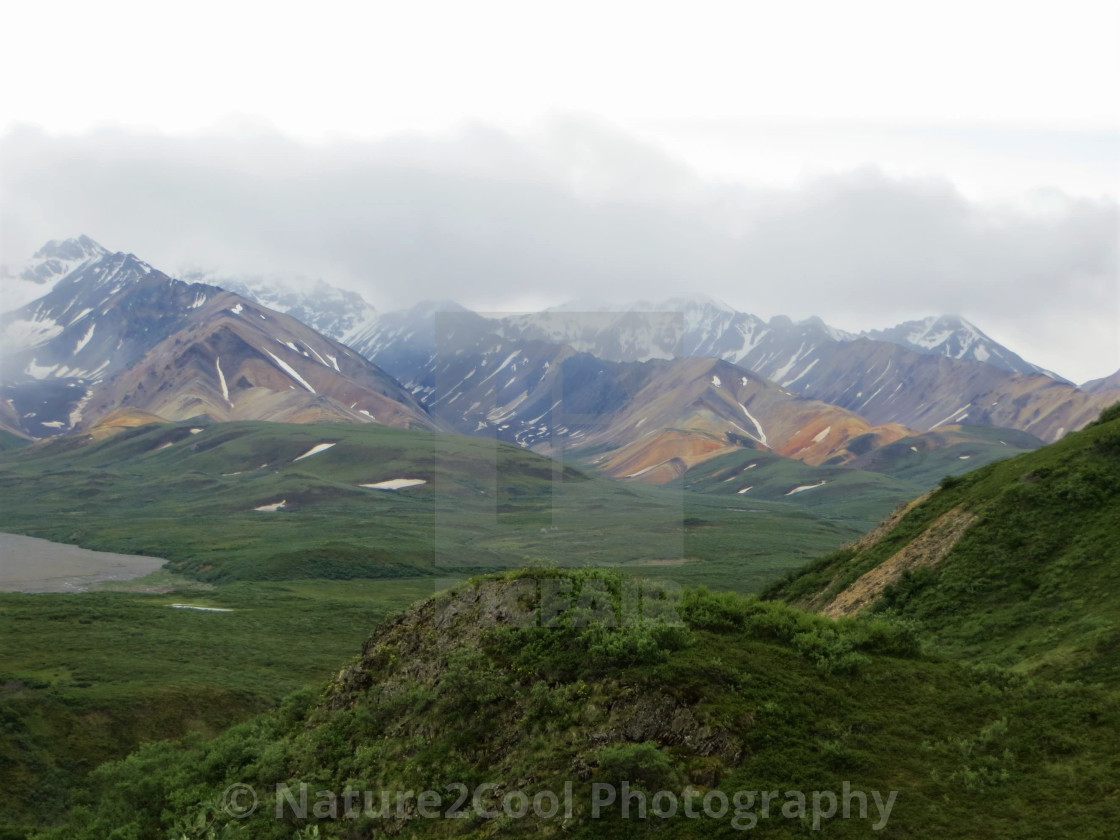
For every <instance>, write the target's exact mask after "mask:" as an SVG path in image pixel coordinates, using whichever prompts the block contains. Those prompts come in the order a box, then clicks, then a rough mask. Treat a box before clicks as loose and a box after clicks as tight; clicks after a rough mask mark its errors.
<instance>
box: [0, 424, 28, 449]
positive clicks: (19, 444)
mask: <svg viewBox="0 0 1120 840" xmlns="http://www.w3.org/2000/svg"><path fill="white" fill-rule="evenodd" d="M30 443H31V441H29V440H27V439H26V438H21V437H19V435H13V434H12V433H11V432H9V431H7V430H6V429H0V452H7V451H8V450H10V449H22V448H23V447H25V446H28V445H29V444H30Z"/></svg>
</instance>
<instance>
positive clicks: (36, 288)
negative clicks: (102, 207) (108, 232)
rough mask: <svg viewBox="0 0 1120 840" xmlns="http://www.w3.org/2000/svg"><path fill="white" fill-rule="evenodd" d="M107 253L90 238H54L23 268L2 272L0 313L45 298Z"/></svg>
mask: <svg viewBox="0 0 1120 840" xmlns="http://www.w3.org/2000/svg"><path fill="white" fill-rule="evenodd" d="M106 253H107V252H106V251H105V249H104V248H102V247H101V246H100V245H98V244H97V243H96V242H94V241H93V240H92V239H90V238H89V237H88V236H84V235H83V236H79V237H77V238H76V239H60V240H54V239H52V240H51V241H50V242H48V243H47V244H46V245H44V246H43V247H42V248H40V249H39V250H38V251H36V252H35V254H34V256H32V258H31V259H30V260H29V261H28V262H27V263H25V264H24V265H22V266H18V267H15V268H12V267H9V266H4V268H3V269H2V270H0V287H2V290H3V294H2V296H0V311H2V312H8V311H11V310H13V309H19V308H20V307H21V306H23V305H25V304H27V303H29V302H30V301H33V300H35V299H36V298H39V297H42V296H43V295H45V294H47V293H48V292H49V291H50V290H51V289H53V288H54V285H55V283H57V282H58V281H59V280H61V279H62V278H63V277H65V276H67V275H68V274H71V273H73V271H74V270H75V269H77V268H79V267H80V266H82V265H83V264H84V263H87V262H89V261H91V260H95V259H99V258H100V257H103V256H104V255H105V254H106Z"/></svg>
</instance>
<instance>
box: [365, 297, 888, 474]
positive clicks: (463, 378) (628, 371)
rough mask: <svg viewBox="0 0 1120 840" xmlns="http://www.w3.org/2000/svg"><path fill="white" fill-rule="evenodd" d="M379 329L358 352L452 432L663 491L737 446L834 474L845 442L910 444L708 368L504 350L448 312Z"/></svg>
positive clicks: (479, 324)
mask: <svg viewBox="0 0 1120 840" xmlns="http://www.w3.org/2000/svg"><path fill="white" fill-rule="evenodd" d="M378 323H379V329H377V330H375V331H372V332H371V333H370V334H369V335H368V336H367V343H366V344H365V345H363V346H364V347H365V348H366V350H367V352H371V353H373V354H374V355H373V357H374V358H375V359H376V360H377V363H378V364H379V365H380V366H382V367H384V368H385V369H387V370H389V371H390V372H396V373H397V374H398V378H400V379H401V380H402V381H403V382H404V383H405V386H406V387H408V388H409V389H410V390H411V391H412V392H413V393H414V394H415V395H416V396H417V397H418V398H420V399H421V400H422V401H423V403H424V404H425V405H426V406H427V407H428V409H429V410H430V411H431V412H432V413H433V414H434V415H436V416H437V417H439V418H440V419H441V420H443V421H444V422H445V423H447V424H448V425H450V426H451V427H453V428H455V429H457V430H458V431H460V432H463V433H466V434H480V435H488V436H493V437H495V438H496V439H498V440H503V441H507V442H509V443H516V444H518V445H520V446H523V447H532V448H533V449H535V450H536V451H539V452H543V453H548V454H553V453H556V452H558V451H560V450H568V451H572V452H576V453H580V452H587V451H589V450H592V449H593V450H594V451H595V453H596V454H597V456H598V458H597V463H598V464H599V465H600V467H601V468H602V469H604V470H605V471H606V472H608V473H610V474H612V475H617V476H620V477H632V478H637V477H639V476H641V477H642V480H646V481H665V480H669V479H671V478H674V477H676V476H677V475H679V474H680V473H681V472H683V471H684V470H686V469H688V468H689V467H691V466H693V465H695V464H697V463H700V462H702V461H704V460H707V459H708V458H712V457H716V456H717V455H720V454H724V453H727V452H730V451H732V450H734V449H737V448H743V447H748V448H759V449H766V450H771V451H774V452H778V453H779V454H782V455H787V456H790V457H795V458H798V459H801V460H804V461H806V462H808V463H814V464H816V463H822V462H824V461H825V460H832V461H833V462H835V463H843V462H844V461H846V460H848V459H849V458H851V457H855V455H854V454H852V453H850V452H848V450H847V444H848V443H849V442H850V441H852V440H854V439H856V438H860V437H862V438H864V439H865V443H866V445H867V446H868V447H870V446H872V445H881V444H883V443H887V442H890V441H892V440H895V439H897V438H899V437H902V436H903V435H906V434H909V433H910V430H909V429H905V428H904V427H901V426H899V427H895V428H887V427H884V428H875V427H873V426H872V424H870V423H868V422H867V421H865V420H864V419H863V418H862V417H859V416H858V415H856V414H855V413H853V412H850V411H845V410H843V409H839V408H837V407H836V406H832V405H827V404H825V403H822V402H820V401H817V400H810V399H805V398H803V397H800V396H798V395H796V394H793V393H791V392H789V391H787V390H785V389H783V388H781V387H779V386H777V385H775V384H773V383H771V382H768V381H767V380H765V379H763V378H762V377H759V376H757V375H756V374H753V373H751V372H749V371H747V370H744V369H742V368H739V367H736V366H734V365H732V364H730V363H728V362H724V361H722V360H718V359H712V358H703V357H694V356H692V357H690V356H681V357H679V358H666V359H652V360H647V361H627V362H618V361H609V360H606V359H602V358H599V357H597V356H594V355H591V354H590V353H585V352H580V351H578V350H576V349H574V348H573V347H572V346H570V345H569V344H566V343H562V342H557V341H546V340H544V339H541V338H525V337H522V336H517V337H515V338H512V339H511V338H510V337H509V336H508V335H507V334H506V328H507V327H508V325H507V324H504V323H502V322H500V321H488V320H487V319H485V318H482V317H481V316H479V315H478V314H476V313H474V312H471V311H469V310H465V309H463V308H462V307H455V306H453V305H447V304H424V305H420V306H417V307H414V308H413V309H411V310H409V311H407V312H402V313H389V314H387V315H385V316H382V318H381V319H379V322H378ZM566 323H568V324H570V323H571V322H566ZM567 335H569V336H571V335H572V333H567Z"/></svg>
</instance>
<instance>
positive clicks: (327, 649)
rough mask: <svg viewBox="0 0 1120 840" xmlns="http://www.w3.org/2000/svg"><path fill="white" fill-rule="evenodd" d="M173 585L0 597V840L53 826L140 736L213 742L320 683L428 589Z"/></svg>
mask: <svg viewBox="0 0 1120 840" xmlns="http://www.w3.org/2000/svg"><path fill="white" fill-rule="evenodd" d="M156 584H163V585H162V586H159V585H156ZM168 584H174V581H173V580H171V579H170V578H168V576H166V575H162V576H161V578H160V579H157V580H155V581H147V582H144V583H138V584H136V585H135V589H134V591H121V592H89V593H83V594H81V595H19V594H10V593H4V594H0V791H3V792H4V795H5V797H6V799H5V801H4V803H3V807H0V838H4V840H7V838H9V837H22V836H24V832H22V831H19V832H17V831H16V830H15V827H14V826H15V825H16V824H22V825H24V826H31V825H35V824H39V823H40V822H41V821H43V820H47V819H50V818H53V817H54V816H55V814H56V813H57V810H58V808H59V807H68V806H69V804H70V802H71V794H72V788H73V786H74V785H75V784H76V783H77V782H78V781H79V780H80V779H82V778H83V777H84V775H85V774H86V773H87V772H89V771H90V770H91V769H93V768H94V767H96V766H97V765H98V764H100V763H102V762H104V761H108V760H109V759H113V758H120V757H123V756H124V755H126V754H127V753H128V752H129V751H131V750H132V749H135V748H136V747H137V745H139V744H140V743H142V742H144V741H149V740H157V739H162V738H177V737H181V736H183V735H185V734H187V733H196V734H198V735H201V736H206V737H212V736H214V735H216V734H217V733H219V732H221V731H223V730H225V729H226V728H228V727H229V726H231V725H232V724H235V723H238V722H241V721H243V720H245V719H246V718H247V717H250V716H252V715H254V714H257V713H259V712H261V711H264V710H265V709H271V708H274V707H275V706H276V705H277V704H278V703H279V702H280V700H281V698H283V697H284V696H285V695H287V694H289V693H290V692H292V691H294V690H296V689H298V688H300V687H302V686H304V685H308V684H316V683H319V682H322V681H323V680H326V679H327V678H328V677H329V676H330V675H331V674H333V673H334V671H335V670H336V668H337V663H338V662H340V661H342V660H344V659H345V658H346V657H348V656H350V655H351V654H352V652H353V650H354V649H355V647H356V646H358V645H360V644H361V641H362V639H364V638H365V637H366V635H367V634H368V633H369V628H370V626H372V625H374V624H376V623H377V622H378V621H380V620H381V619H382V618H383V617H384V616H385V615H386V613H388V612H389V611H391V610H394V609H400V608H402V607H404V606H405V605H407V604H408V603H410V602H412V601H414V600H415V599H417V598H421V597H424V596H425V595H428V594H430V593H431V592H432V590H433V587H432V582H431V581H430V580H401V581H346V582H330V581H327V582H310V581H307V582H299V583H285V584H278V583H261V582H256V583H253V584H244V583H241V584H232V585H230V586H225V587H221V588H220V589H213V588H209V587H198V586H194V587H188V588H181V587H180V588H169V586H168ZM148 589H157V590H163V589H168V591H157V592H149V591H145V590H148ZM175 603H188V604H192V605H199V606H207V607H217V608H222V609H229V610H232V612H228V613H217V612H200V611H193V610H183V609H173V608H172V607H171V605H172V604H175Z"/></svg>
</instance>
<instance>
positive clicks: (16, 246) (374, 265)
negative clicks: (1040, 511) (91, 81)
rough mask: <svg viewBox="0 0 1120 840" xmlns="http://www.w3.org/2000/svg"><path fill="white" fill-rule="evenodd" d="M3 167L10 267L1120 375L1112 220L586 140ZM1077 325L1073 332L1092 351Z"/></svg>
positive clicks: (290, 143)
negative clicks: (628, 320) (740, 315)
mask: <svg viewBox="0 0 1120 840" xmlns="http://www.w3.org/2000/svg"><path fill="white" fill-rule="evenodd" d="M0 152H2V153H3V155H4V156H5V159H7V160H10V161H11V163H12V165H11V166H10V167H8V169H7V170H6V171H5V173H4V176H3V177H4V190H5V193H6V195H7V197H8V200H7V201H6V202H5V206H4V207H3V208H0V214H3V215H2V216H0V218H2V220H3V223H4V224H3V229H4V231H5V240H4V243H3V249H4V254H5V256H4V261H7V262H13V261H17V260H20V259H22V258H23V257H24V256H25V255H26V254H27V253H30V252H32V251H33V250H34V249H35V248H37V247H38V246H39V244H40V243H41V242H42V241H44V240H45V239H48V238H51V237H53V236H57V235H58V232H59V231H60V230H87V231H88V232H89V233H91V234H93V235H94V236H95V238H99V239H101V240H103V241H110V242H117V243H127V244H128V247H129V248H132V249H135V250H136V251H137V253H141V252H142V253H143V254H144V255H145V258H146V259H148V260H150V261H152V262H153V264H155V265H159V266H160V267H161V268H162V269H163V270H164V271H168V272H170V273H171V274H173V275H175V276H181V274H182V273H183V270H184V267H187V266H200V265H201V266H210V267H214V268H218V269H221V271H222V273H223V274H224V275H226V276H231V275H232V276H239V277H242V278H244V277H247V276H252V275H262V274H263V275H287V276H292V275H305V276H308V277H325V278H327V279H328V280H329V281H330V282H331V283H332V284H334V285H338V286H341V287H343V288H346V289H348V290H354V291H358V292H360V293H361V294H363V295H364V296H365V298H366V299H367V300H369V301H371V302H372V303H374V304H375V305H376V306H378V308H380V309H383V310H397V309H402V308H405V307H408V306H411V305H414V304H416V303H418V302H421V301H423V300H445V299H455V300H458V301H459V302H460V303H463V304H464V305H467V306H469V307H471V308H474V309H479V310H490V311H502V310H507V311H508V310H513V311H519V310H537V309H540V308H544V307H547V306H551V305H558V304H561V303H563V302H565V301H567V300H570V299H573V298H574V299H586V298H591V299H602V298H604V297H609V298H610V299H611V300H613V301H615V302H626V301H636V300H642V299H645V300H650V299H652V300H661V299H666V298H672V297H679V296H681V295H682V293H692V292H702V293H703V294H706V295H710V296H713V297H716V298H719V299H721V300H725V301H728V302H729V303H730V304H732V305H733V307H734V308H735V309H737V310H739V311H743V312H750V313H753V314H756V315H760V316H762V317H764V318H765V319H766V320H769V318H771V317H773V316H775V315H780V314H786V315H789V316H791V317H792V318H794V319H795V320H802V319H805V318H808V317H810V316H813V315H818V316H820V317H822V318H823V319H824V320H825V321H826V322H828V323H830V324H832V325H834V326H839V327H842V328H844V329H846V330H849V331H856V332H858V331H859V330H860V329H869V328H886V327H889V326H891V325H893V324H897V323H900V322H904V321H910V320H915V319H921V318H923V317H926V316H927V315H935V316H936V315H941V314H957V315H961V316H963V317H965V318H968V319H969V320H971V321H973V322H974V323H977V324H980V325H982V326H983V327H984V330H985V332H987V333H988V334H989V335H991V336H993V337H995V338H997V339H998V340H999V341H1000V342H1001V343H1003V344H1005V345H1007V346H1010V347H1012V348H1013V349H1015V350H1017V351H1018V352H1019V353H1021V354H1022V353H1024V352H1026V351H1025V348H1031V352H1030V354H1029V355H1031V356H1032V359H1031V362H1032V363H1034V364H1038V365H1040V366H1042V367H1045V368H1047V369H1050V370H1055V371H1057V372H1058V373H1060V374H1061V375H1063V376H1066V377H1068V378H1070V379H1072V380H1075V381H1081V380H1084V379H1089V378H1094V377H1100V376H1105V375H1108V374H1109V373H1111V372H1112V371H1113V370H1114V369H1115V368H1116V367H1118V366H1120V355H1118V352H1120V345H1118V344H1117V334H1116V323H1117V315H1118V313H1120V301H1118V299H1117V296H1116V288H1115V282H1114V278H1115V276H1116V270H1117V264H1118V261H1117V244H1116V236H1115V231H1116V228H1117V218H1118V216H1117V208H1116V206H1115V203H1114V202H1113V201H1112V200H1110V199H1107V198H1085V197H1072V196H1069V195H1065V194H1063V193H1061V192H1060V191H1056V190H1039V191H1036V192H1034V193H1031V194H1029V195H1025V196H1023V197H1021V198H1019V199H1016V200H1007V201H1000V202H997V201H994V200H980V199H974V198H970V197H968V196H966V195H965V194H963V193H962V192H961V191H960V190H959V189H958V188H957V187H955V186H954V185H953V183H951V182H950V181H947V180H940V179H937V178H929V177H927V178H917V177H903V176H898V175H892V174H889V173H887V172H884V171H881V170H878V169H874V168H864V169H857V170H854V171H848V172H838V173H834V174H830V175H822V176H820V177H817V178H812V179H806V180H804V181H803V182H802V183H800V184H799V185H797V186H795V187H790V188H788V189H776V188H772V187H758V186H748V185H742V184H735V183H726V182H717V181H712V180H711V179H706V178H702V177H700V176H699V175H697V174H696V173H695V172H694V171H693V170H692V169H691V168H690V167H689V166H688V165H687V164H685V163H683V162H682V161H680V160H678V159H676V158H673V157H672V156H670V155H668V154H666V153H665V152H663V151H661V150H660V149H658V148H657V147H655V146H652V145H649V144H648V143H646V142H644V141H642V140H639V139H637V138H635V137H634V136H632V135H630V134H628V133H626V132H624V131H621V130H619V129H615V128H612V127H610V126H608V125H604V124H601V123H596V122H593V121H588V120H579V119H562V120H556V121H554V122H552V123H550V124H548V125H547V126H545V127H544V128H542V129H540V130H539V131H536V132H534V133H531V134H526V135H516V134H512V133H508V132H504V131H499V130H495V129H489V128H484V127H477V126H476V127H473V128H469V129H464V130H462V131H459V132H457V133H453V134H449V135H447V136H415V137H408V138H390V139H384V140H380V141H373V142H363V143H345V142H339V143H321V144H307V143H302V142H299V141H295V140H291V139H289V138H285V137H283V136H280V135H276V134H271V133H268V132H256V133H253V132H250V133H245V134H241V135H237V136H232V137H230V136H204V137H199V138H185V137H178V138H175V137H167V136H151V135H147V134H142V133H134V132H132V133H130V132H114V131H105V132H101V133H95V134H91V135H84V136H79V137H52V136H48V135H45V134H43V133H41V132H36V131H34V130H31V129H26V130H22V131H15V132H12V133H10V134H9V135H7V136H5V137H4V138H3V139H0ZM53 172H66V173H68V174H67V177H65V178H55V177H47V176H46V175H45V173H53ZM152 196H158V197H159V200H158V208H159V213H158V219H159V221H158V224H153V214H152V213H151V212H150V211H149V208H151V207H152V206H153V205H152ZM20 206H35V207H38V208H40V212H39V213H37V214H35V216H29V215H26V214H15V213H14V212H13V208H16V207H20ZM309 213H313V216H314V223H311V224H309V223H307V219H308V218H309V216H308V214H309ZM36 219H43V220H46V219H49V220H51V221H50V226H49V227H47V226H46V225H45V223H40V222H37V221H36ZM94 219H96V220H97V221H96V225H97V229H96V230H92V229H90V224H91V220H94ZM1068 324H1077V325H1079V326H1078V331H1079V337H1080V340H1079V342H1078V343H1077V347H1073V346H1071V342H1070V341H1069V337H1068V334H1067V329H1068V327H1067V326H1066V325H1068Z"/></svg>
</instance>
